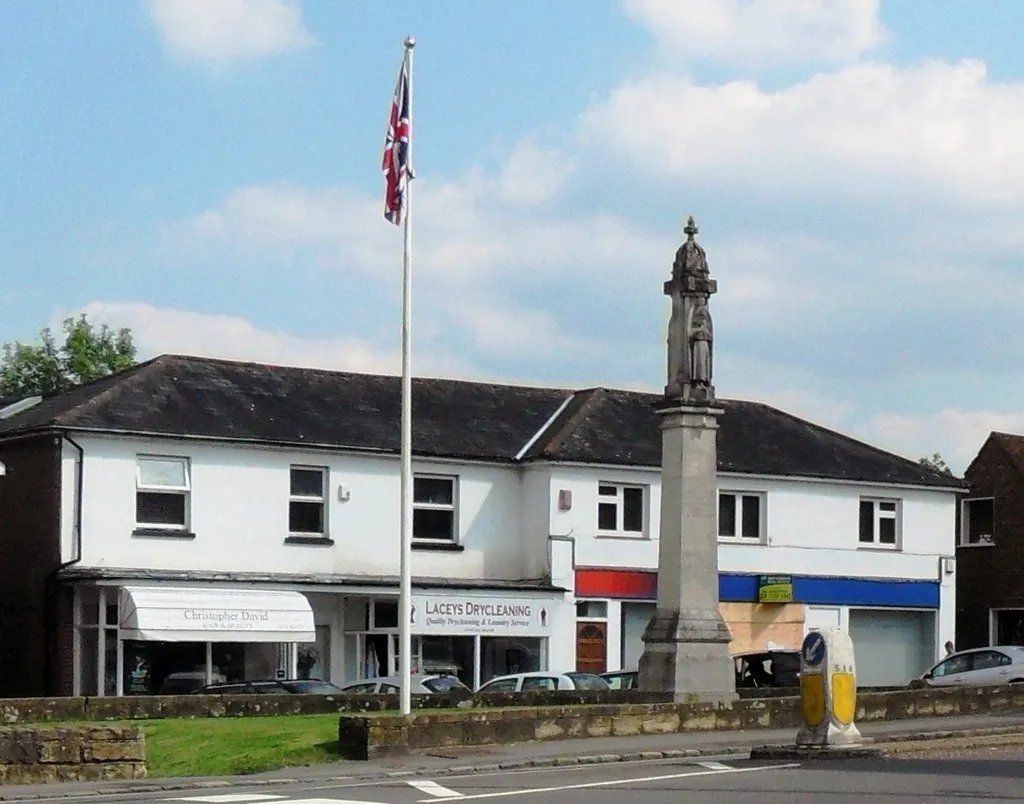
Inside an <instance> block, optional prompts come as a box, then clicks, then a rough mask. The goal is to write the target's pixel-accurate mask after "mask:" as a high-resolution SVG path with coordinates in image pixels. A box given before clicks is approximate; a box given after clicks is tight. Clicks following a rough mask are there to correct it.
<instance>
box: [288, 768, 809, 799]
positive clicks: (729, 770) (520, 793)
mask: <svg viewBox="0 0 1024 804" xmlns="http://www.w3.org/2000/svg"><path fill="white" fill-rule="evenodd" d="M799 767H800V763H798V762H791V763H788V764H786V765H767V766H763V767H757V768H726V769H725V770H704V771H691V772H690V773H670V774H667V775H664V776H637V777H630V778H628V779H612V780H611V781H609V782H585V783H582V784H565V785H559V786H557V787H532V788H527V789H525V790H502V791H501V792H499V793H474V794H472V795H468V796H458V797H457V798H421V799H420V800H419V801H418V802H417V803H416V804H436V802H438V801H471V800H473V799H484V798H507V797H508V796H528V795H534V794H537V793H558V792H560V791H562V790H583V789H585V788H588V787H615V786H616V785H620V784H638V783H641V782H662V781H668V780H669V779H684V778H687V777H696V776H720V775H722V774H726V773H754V772H756V771H772V770H783V769H786V768H799ZM563 770H564V769H563ZM294 804H298V802H295V803H294Z"/></svg>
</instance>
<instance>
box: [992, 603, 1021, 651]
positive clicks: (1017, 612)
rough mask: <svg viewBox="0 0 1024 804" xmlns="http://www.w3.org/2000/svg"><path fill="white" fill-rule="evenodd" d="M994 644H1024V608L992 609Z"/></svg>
mask: <svg viewBox="0 0 1024 804" xmlns="http://www.w3.org/2000/svg"><path fill="white" fill-rule="evenodd" d="M992 613H993V615H994V617H995V644H996V645H1022V646H1024V609H993V611H992Z"/></svg>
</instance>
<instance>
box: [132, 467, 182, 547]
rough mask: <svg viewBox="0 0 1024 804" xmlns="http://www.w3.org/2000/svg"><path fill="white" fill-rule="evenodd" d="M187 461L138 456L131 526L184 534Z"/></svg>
mask: <svg viewBox="0 0 1024 804" xmlns="http://www.w3.org/2000/svg"><path fill="white" fill-rule="evenodd" d="M188 470H189V466H188V458H170V457H158V456H142V455H140V456H139V457H138V458H136V461H135V522H136V524H138V525H139V526H140V527H145V528H162V529H166V530H185V529H187V528H188V514H189V510H188V509H189V505H188V502H189V492H190V487H189V471H188Z"/></svg>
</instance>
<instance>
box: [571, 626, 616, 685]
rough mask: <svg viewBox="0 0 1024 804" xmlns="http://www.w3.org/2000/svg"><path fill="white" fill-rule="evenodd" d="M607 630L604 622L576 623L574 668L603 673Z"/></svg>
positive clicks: (605, 658) (605, 664)
mask: <svg viewBox="0 0 1024 804" xmlns="http://www.w3.org/2000/svg"><path fill="white" fill-rule="evenodd" d="M607 630H608V626H607V625H606V624H605V623H576V670H577V671H578V672H580V673H603V672H604V671H605V669H607V666H608V665H607V641H608V640H607Z"/></svg>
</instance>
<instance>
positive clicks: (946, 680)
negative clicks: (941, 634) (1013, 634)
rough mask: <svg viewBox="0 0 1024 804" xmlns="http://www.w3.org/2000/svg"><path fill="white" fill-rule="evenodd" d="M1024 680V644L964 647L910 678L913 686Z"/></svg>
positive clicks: (962, 685)
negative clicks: (918, 676)
mask: <svg viewBox="0 0 1024 804" xmlns="http://www.w3.org/2000/svg"><path fill="white" fill-rule="evenodd" d="M1020 682H1024V647H1022V646H1020V645H994V646H992V647H989V648H972V649H971V650H961V651H957V652H956V653H954V654H952V655H950V656H947V657H946V658H945V659H943V660H942V661H941V662H939V663H938V664H936V665H935V666H934V667H933V668H932V669H931V670H929V671H928V672H927V673H925V674H924V675H922V676H921V677H920V678H915V679H914V680H913V681H911V682H910V686H912V687H923V686H928V687H990V686H996V685H999V684H1016V683H1020Z"/></svg>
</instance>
